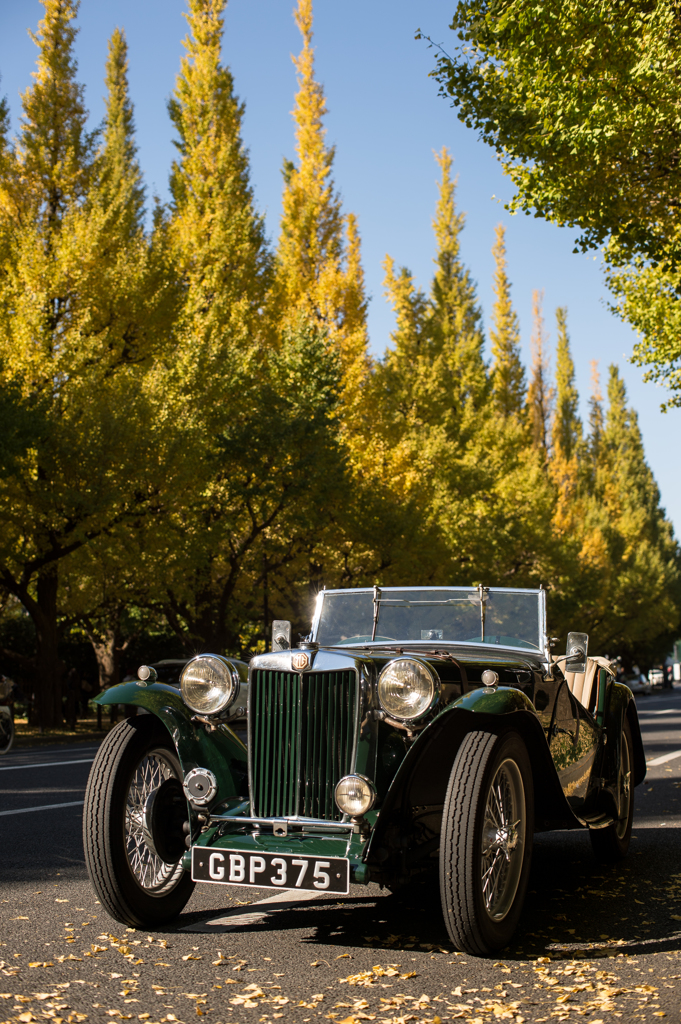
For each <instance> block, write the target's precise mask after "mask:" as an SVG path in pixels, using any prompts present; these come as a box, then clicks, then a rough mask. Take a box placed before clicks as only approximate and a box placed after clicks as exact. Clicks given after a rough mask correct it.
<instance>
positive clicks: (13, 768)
mask: <svg viewBox="0 0 681 1024" xmlns="http://www.w3.org/2000/svg"><path fill="white" fill-rule="evenodd" d="M93 761H94V757H79V758H78V760H76V761H42V762H39V761H35V762H34V763H33V764H8V765H3V766H2V768H0V772H18V771H19V769H20V768H57V767H59V766H60V765H62V764H92V762H93Z"/></svg>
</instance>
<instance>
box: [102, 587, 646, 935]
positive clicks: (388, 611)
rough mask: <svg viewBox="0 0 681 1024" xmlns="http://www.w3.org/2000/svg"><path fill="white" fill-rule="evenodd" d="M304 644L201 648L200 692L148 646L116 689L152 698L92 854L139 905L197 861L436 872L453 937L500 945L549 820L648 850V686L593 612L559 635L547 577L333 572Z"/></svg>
mask: <svg viewBox="0 0 681 1024" xmlns="http://www.w3.org/2000/svg"><path fill="white" fill-rule="evenodd" d="M290 644H291V626H290V623H282V622H277V623H275V628H274V630H273V650H272V651H271V653H268V654H263V655H260V656H258V657H255V658H253V660H252V661H251V663H250V665H249V666H248V667H247V666H245V665H244V664H243V663H242V662H236V661H235V660H234V659H231V658H225V657H222V656H218V655H212V654H205V655H200V656H198V657H196V658H193V659H191V660H190V661H189V662H188V663H187V664H186V665H185V667H184V669H183V670H182V674H181V680H180V692H178V691H177V689H176V688H175V687H174V686H171V685H168V684H167V683H162V682H160V681H158V678H157V671H156V670H155V669H153V668H151V667H149V666H142V668H141V669H140V671H139V679H138V680H137V681H136V682H129V683H125V684H122V685H121V686H119V687H115V688H112V689H110V690H108V691H107V692H106V693H104V694H101V695H100V696H99V697H98V698H97V700H98V701H99V702H100V703H102V704H109V703H124V704H135V705H137V706H138V707H139V708H142V709H144V710H145V711H146V712H148V713H147V714H144V715H138V716H136V717H133V718H130V719H127V720H126V721H124V722H121V723H120V724H119V725H118V726H117V727H116V728H115V729H112V730H111V731H110V732H109V734H108V735H107V738H106V739H105V740H104V742H103V743H102V745H101V747H100V748H99V752H98V754H97V757H96V759H95V761H94V764H93V767H92V771H91V773H90V778H89V781H88V788H87V792H86V796H85V810H84V818H83V825H84V845H85V858H86V863H87V867H88V871H89V874H90V878H91V880H92V883H93V886H94V888H95V891H96V892H97V895H98V898H99V899H100V900H101V902H102V905H103V907H104V908H105V909H106V910H107V912H108V913H109V914H111V915H112V916H113V917H114V918H116V919H117V920H119V921H122V922H125V923H126V924H128V925H130V926H133V927H145V928H148V927H154V926H162V925H163V924H164V923H165V922H167V921H169V920H171V919H172V918H174V917H176V916H177V915H178V914H179V913H180V912H181V910H182V909H183V907H184V906H185V904H186V902H187V900H188V899H189V897H190V895H191V892H192V889H193V887H194V885H195V883H196V882H209V883H212V884H218V885H238V886H255V887H256V888H272V889H291V890H294V891H295V890H298V889H299V890H302V891H305V890H311V891H314V892H322V893H328V894H329V895H332V896H338V895H341V894H345V893H348V892H349V887H350V884H351V883H354V884H357V885H366V884H368V883H369V882H378V883H379V884H381V885H386V886H388V887H389V888H390V889H392V890H395V889H397V888H399V887H403V886H409V885H412V884H414V883H415V882H416V881H417V880H419V879H424V880H427V879H428V878H431V879H432V883H433V884H435V885H438V886H439V890H440V896H441V904H442V912H443V917H444V922H445V924H446V927H447V929H448V932H449V936H450V938H451V941H452V942H453V943H454V944H455V946H456V947H457V948H458V949H461V950H465V951H467V952H469V953H473V954H476V955H488V954H491V953H494V952H495V951H496V950H498V949H500V948H502V947H503V946H505V945H506V944H507V943H508V942H509V941H510V939H511V936H512V935H513V932H514V929H515V927H516V924H517V921H518V918H519V916H520V913H521V910H522V906H523V901H524V897H525V892H526V889H527V883H528V878H529V871H530V863H531V856H532V844H533V835H534V832H535V831H551V830H554V829H566V828H572V829H575V828H583V829H587V830H588V831H589V835H590V838H591V842H592V846H593V849H594V852H595V854H596V856H597V857H599V858H600V859H603V860H616V859H618V858H621V857H623V856H625V855H626V853H627V850H628V847H629V840H630V835H631V827H632V820H633V787H634V786H635V785H638V783H640V782H641V781H642V780H643V778H644V776H645V758H644V754H643V745H642V742H641V734H640V729H639V724H638V717H637V713H636V704H635V701H634V700H633V698H632V693H631V691H630V690H629V688H628V687H626V686H624V685H621V684H619V683H617V682H616V681H615V679H614V671H613V669H612V667H611V665H610V662H609V661H607V660H606V659H604V658H598V657H591V658H589V657H587V649H588V636H587V635H586V634H585V633H570V634H569V635H568V644H567V653H566V655H565V656H563V657H560V658H556V657H555V656H554V655H553V653H552V651H551V641H550V638H549V636H548V629H547V615H546V592H545V591H544V590H515V589H514V590H511V589H501V588H487V587H482V586H480V587H475V588H473V587H386V588H379V587H374V588H372V589H356V590H336V591H324V592H322V593H321V594H320V595H319V599H318V602H317V607H316V612H315V615H314V619H313V623H312V630H311V633H310V635H309V637H308V638H307V639H306V640H305V641H303V642H302V643H300V644H299V645H298V646H297V647H296V648H295V649H291V647H290ZM246 688H248V690H249V693H248V744H247V746H246V745H245V744H244V743H243V742H241V741H240V739H239V737H238V736H237V734H236V732H235V729H234V726H235V725H236V724H238V723H240V722H243V720H244V711H245V708H244V704H243V699H244V691H245V689H246ZM606 737H607V743H606Z"/></svg>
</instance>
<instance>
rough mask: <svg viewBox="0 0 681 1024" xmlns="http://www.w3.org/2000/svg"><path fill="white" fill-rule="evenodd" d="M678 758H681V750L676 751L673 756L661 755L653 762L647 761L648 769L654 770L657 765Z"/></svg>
mask: <svg viewBox="0 0 681 1024" xmlns="http://www.w3.org/2000/svg"><path fill="white" fill-rule="evenodd" d="M677 757H681V750H675V751H674V752H673V753H672V754H661V755H660V756H659V757H654V758H653V759H652V761H646V765H647V767H648V768H654V767H655V765H656V764H664V763H665V761H674V760H675V759H676V758H677Z"/></svg>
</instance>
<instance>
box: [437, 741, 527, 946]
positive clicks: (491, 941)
mask: <svg viewBox="0 0 681 1024" xmlns="http://www.w3.org/2000/svg"><path fill="white" fill-rule="evenodd" d="M533 794H534V790H533V785H532V768H531V765H530V759H529V755H528V752H527V748H526V746H525V742H524V740H523V738H522V736H520V735H519V734H518V733H516V732H514V731H511V730H509V731H508V732H506V733H503V734H502V735H501V736H497V735H495V734H494V733H489V732H484V731H482V730H475V731H473V732H470V733H468V734H467V735H466V736H465V737H464V739H463V741H462V743H461V746H460V747H459V750H458V753H457V755H456V758H455V760H454V764H453V765H452V771H451V774H450V777H449V786H448V788H447V794H446V796H445V803H444V807H443V811H442V829H441V832H440V898H441V901H442V912H443V916H444V919H445V924H446V926H447V931H448V932H449V936H450V938H451V940H452V942H453V943H454V944H455V946H456V947H457V949H460V950H462V951H464V952H466V953H472V954H473V955H474V956H486V955H489V954H490V953H494V952H495V951H496V950H499V949H503V947H504V946H506V945H508V943H509V942H510V940H511V938H512V936H513V932H514V931H515V928H516V925H517V923H518V919H519V917H520V914H521V912H522V908H523V902H524V899H525V892H526V890H527V881H528V877H529V872H530V862H531V857H532V837H533V832H534V795H533Z"/></svg>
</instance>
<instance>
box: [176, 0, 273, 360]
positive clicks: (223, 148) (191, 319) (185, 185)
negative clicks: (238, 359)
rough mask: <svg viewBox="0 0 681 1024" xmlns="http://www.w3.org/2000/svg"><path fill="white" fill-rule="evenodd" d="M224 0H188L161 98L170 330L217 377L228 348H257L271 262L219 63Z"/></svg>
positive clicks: (228, 82) (238, 109) (237, 111)
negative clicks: (174, 69)
mask: <svg viewBox="0 0 681 1024" xmlns="http://www.w3.org/2000/svg"><path fill="white" fill-rule="evenodd" d="M225 3H226V0H188V13H187V15H186V17H187V21H188V23H189V28H190V32H189V35H188V36H187V38H186V39H185V40H184V48H185V54H184V56H183V58H182V61H181V68H180V73H179V75H178V76H177V82H176V85H175V92H174V93H173V96H172V98H171V100H170V103H169V112H170V117H171V120H172V123H173V125H174V127H175V129H176V131H177V135H178V138H177V140H176V146H177V149H178V151H179V159H178V160H177V161H176V162H175V163H174V164H173V168H172V172H171V176H170V189H171V194H172V197H173V207H172V216H171V220H170V225H169V234H170V239H171V243H172V247H173V256H174V260H175V263H176V267H177V269H178V270H179V272H180V273H181V274H182V276H183V283H184V307H183V310H182V314H181V326H180V328H179V330H178V332H177V333H178V335H179V336H180V337H182V336H183V335H184V336H186V342H187V346H188V358H189V359H190V360H191V361H193V362H194V363H195V365H197V369H198V367H200V369H198V372H200V373H202V374H206V373H212V372H216V373H219V374H220V375H221V376H224V375H226V374H227V373H229V372H230V370H231V369H232V367H229V366H222V365H220V363H221V360H223V359H224V358H225V356H226V355H227V354H228V353H229V352H230V351H233V350H234V349H235V347H238V348H239V349H240V352H241V353H243V351H244V349H247V348H249V347H254V346H255V345H257V338H258V336H259V335H260V334H262V328H261V325H260V321H261V319H262V307H263V303H264V300H265V296H266V294H267V290H268V286H269V278H270V268H271V255H270V252H269V249H268V246H267V241H266V238H265V230H264V222H263V218H262V216H260V215H259V214H258V213H257V212H256V210H255V205H254V201H253V192H252V189H251V185H250V181H249V167H248V155H247V153H246V151H245V149H244V145H243V142H242V139H241V121H242V118H243V113H244V107H243V105H242V104H241V103H239V100H238V99H237V97H236V96H235V94H234V81H233V78H232V74H231V72H230V70H229V68H226V67H224V66H223V65H222V64H221V62H220V50H221V46H222V33H223V29H224V19H223V16H222V15H223V11H224V8H225ZM226 338H228V339H229V340H228V341H225V339H226ZM214 359H216V360H217V363H213V362H212V360H214Z"/></svg>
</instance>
